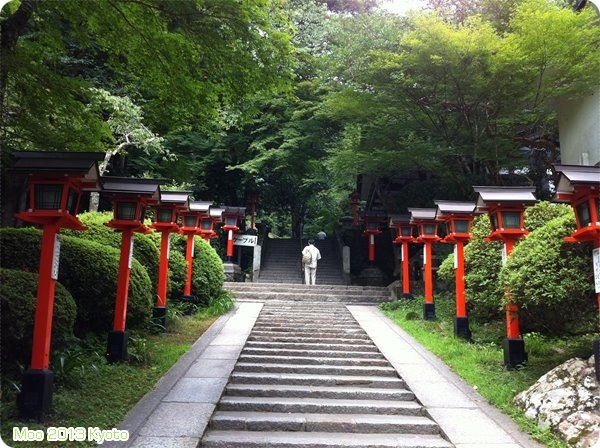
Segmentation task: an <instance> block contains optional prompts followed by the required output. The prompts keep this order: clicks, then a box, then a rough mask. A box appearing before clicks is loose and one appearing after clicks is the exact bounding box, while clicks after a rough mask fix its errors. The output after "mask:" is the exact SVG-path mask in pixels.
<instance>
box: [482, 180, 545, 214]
mask: <svg viewBox="0 0 600 448" xmlns="http://www.w3.org/2000/svg"><path fill="white" fill-rule="evenodd" d="M473 189H474V190H475V193H477V208H478V209H479V208H482V207H487V206H490V205H493V204H494V203H495V204H496V205H500V204H501V203H503V204H520V205H526V204H533V203H535V202H537V199H536V197H535V195H534V194H533V193H534V191H535V187H512V186H511V187H498V186H492V187H489V186H486V187H479V186H474V187H473Z"/></svg>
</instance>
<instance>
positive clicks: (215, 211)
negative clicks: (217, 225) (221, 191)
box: [209, 207, 223, 218]
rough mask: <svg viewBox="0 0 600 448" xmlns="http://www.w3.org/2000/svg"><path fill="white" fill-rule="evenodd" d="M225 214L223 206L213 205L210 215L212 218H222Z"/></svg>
mask: <svg viewBox="0 0 600 448" xmlns="http://www.w3.org/2000/svg"><path fill="white" fill-rule="evenodd" d="M222 215H223V209H222V208H221V207H211V208H210V211H209V216H210V217H211V218H221V216H222Z"/></svg>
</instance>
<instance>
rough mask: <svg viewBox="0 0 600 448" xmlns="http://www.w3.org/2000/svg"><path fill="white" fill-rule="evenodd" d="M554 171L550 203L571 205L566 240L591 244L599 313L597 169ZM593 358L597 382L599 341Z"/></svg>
mask: <svg viewBox="0 0 600 448" xmlns="http://www.w3.org/2000/svg"><path fill="white" fill-rule="evenodd" d="M554 170H555V171H556V173H557V174H558V175H559V178H558V183H557V186H556V194H555V195H554V198H553V200H554V201H557V202H568V203H570V204H571V206H572V207H573V210H574V212H575V220H576V223H577V230H575V232H573V233H572V234H571V236H569V237H567V238H565V241H567V242H570V243H580V242H586V241H590V242H591V243H592V245H593V252H592V262H593V265H594V284H595V287H594V291H595V292H596V300H597V302H598V310H599V311H600V167H598V166H582V165H555V166H554ZM594 359H595V364H596V365H595V367H596V378H598V380H600V339H596V340H595V341H594Z"/></svg>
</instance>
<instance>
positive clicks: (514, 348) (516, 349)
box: [502, 338, 529, 369]
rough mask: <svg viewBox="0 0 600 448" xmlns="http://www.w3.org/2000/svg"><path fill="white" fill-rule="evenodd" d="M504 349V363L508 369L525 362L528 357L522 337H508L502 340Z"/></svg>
mask: <svg viewBox="0 0 600 448" xmlns="http://www.w3.org/2000/svg"><path fill="white" fill-rule="evenodd" d="M502 348H503V349H504V365H505V366H506V367H507V368H508V369H514V368H516V367H518V366H520V365H522V364H525V363H526V362H527V359H528V357H529V356H528V355H527V352H526V351H525V341H524V340H523V339H520V338H519V339H509V338H506V339H504V341H502Z"/></svg>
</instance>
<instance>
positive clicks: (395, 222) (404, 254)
mask: <svg viewBox="0 0 600 448" xmlns="http://www.w3.org/2000/svg"><path fill="white" fill-rule="evenodd" d="M390 227H391V228H393V229H396V238H395V239H394V241H393V243H394V244H400V245H401V246H400V251H401V252H400V261H401V263H402V295H403V297H404V298H405V299H412V298H413V296H412V294H411V293H410V259H409V253H408V244H409V243H414V242H415V239H414V237H413V230H414V226H413V225H411V224H410V215H408V214H406V215H392V216H390Z"/></svg>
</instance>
